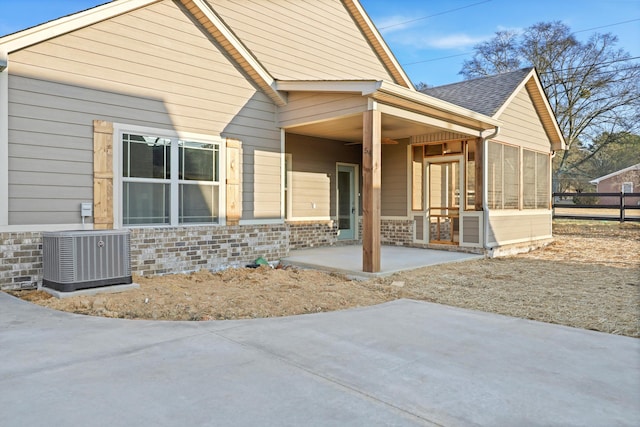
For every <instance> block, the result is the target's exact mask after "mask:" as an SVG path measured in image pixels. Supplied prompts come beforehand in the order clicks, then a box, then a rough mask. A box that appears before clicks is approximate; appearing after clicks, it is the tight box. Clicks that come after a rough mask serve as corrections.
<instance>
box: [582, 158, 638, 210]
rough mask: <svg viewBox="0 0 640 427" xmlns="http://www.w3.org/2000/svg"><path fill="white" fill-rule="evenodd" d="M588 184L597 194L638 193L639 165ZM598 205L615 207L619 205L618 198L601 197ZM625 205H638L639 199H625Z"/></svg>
mask: <svg viewBox="0 0 640 427" xmlns="http://www.w3.org/2000/svg"><path fill="white" fill-rule="evenodd" d="M589 182H590V183H591V184H593V185H595V186H596V192H597V193H627V194H628V193H640V163H638V164H636V165H633V166H629V167H628V168H624V169H620V170H619V171H616V172H613V173H610V174H608V175H605V176H601V177H600V178H596V179H594V180H592V181H589ZM598 203H599V204H601V205H617V204H619V203H620V197H619V196H603V197H600V198H599V200H598ZM625 204H626V205H628V206H631V205H640V197H626V198H625Z"/></svg>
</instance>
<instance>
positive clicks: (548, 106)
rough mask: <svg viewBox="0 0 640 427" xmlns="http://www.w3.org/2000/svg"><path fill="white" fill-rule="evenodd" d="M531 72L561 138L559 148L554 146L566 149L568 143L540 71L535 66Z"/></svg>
mask: <svg viewBox="0 0 640 427" xmlns="http://www.w3.org/2000/svg"><path fill="white" fill-rule="evenodd" d="M531 74H532V76H531V78H532V79H533V81H534V82H535V84H536V86H538V90H539V91H540V93H541V94H542V102H544V106H545V109H546V110H547V113H548V114H549V115H550V116H551V122H552V123H553V129H554V130H555V131H556V132H557V134H558V137H559V139H560V146H559V147H557V148H556V147H554V149H559V150H566V149H567V143H566V141H565V140H564V135H562V131H561V130H560V126H558V119H557V118H556V115H555V113H554V112H553V108H551V104H550V103H549V98H548V97H547V93H546V92H545V91H544V89H543V87H542V82H541V81H540V78H539V77H538V73H537V72H536V70H535V68H534V69H533V70H531ZM527 81H528V79H527Z"/></svg>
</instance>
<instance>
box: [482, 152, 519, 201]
mask: <svg viewBox="0 0 640 427" xmlns="http://www.w3.org/2000/svg"><path fill="white" fill-rule="evenodd" d="M487 164H488V169H489V170H488V181H489V182H487V187H488V196H489V200H488V204H489V208H490V209H518V208H519V203H520V150H519V149H518V147H513V146H510V145H505V144H500V143H496V142H489V152H488V159H487Z"/></svg>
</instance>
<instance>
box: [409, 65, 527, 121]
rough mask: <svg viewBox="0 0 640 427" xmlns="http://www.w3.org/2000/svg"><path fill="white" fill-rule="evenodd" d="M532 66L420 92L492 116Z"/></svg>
mask: <svg viewBox="0 0 640 427" xmlns="http://www.w3.org/2000/svg"><path fill="white" fill-rule="evenodd" d="M531 70H532V68H523V69H521V70H517V71H511V72H509V73H502V74H496V75H493V76H487V77H479V78H476V79H471V80H465V81H462V82H459V83H451V84H447V85H443V86H436V87H430V88H427V89H424V90H422V91H421V92H422V93H426V94H427V95H431V96H433V97H435V98H439V99H442V100H443V101H447V102H451V103H452V104H456V105H459V106H461V107H465V108H468V109H470V110H473V111H477V112H478V113H481V114H484V115H487V116H491V117H493V116H494V115H495V114H496V113H497V112H498V110H499V109H500V107H502V106H503V105H504V104H505V103H506V102H507V100H508V99H509V97H510V96H511V94H512V93H513V92H514V91H515V90H516V88H517V87H518V86H519V85H520V83H521V82H522V81H523V80H524V78H525V77H526V76H527V75H529V73H530V72H531Z"/></svg>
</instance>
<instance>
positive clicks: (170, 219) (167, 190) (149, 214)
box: [122, 133, 220, 225]
mask: <svg viewBox="0 0 640 427" xmlns="http://www.w3.org/2000/svg"><path fill="white" fill-rule="evenodd" d="M219 167H220V144H219V143H217V142H216V143H213V142H196V141H183V140H179V139H177V138H166V137H161V136H152V135H139V134H132V133H124V134H123V135H122V223H123V225H153V224H185V223H218V222H219V217H220V213H219V209H220V174H219Z"/></svg>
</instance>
